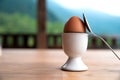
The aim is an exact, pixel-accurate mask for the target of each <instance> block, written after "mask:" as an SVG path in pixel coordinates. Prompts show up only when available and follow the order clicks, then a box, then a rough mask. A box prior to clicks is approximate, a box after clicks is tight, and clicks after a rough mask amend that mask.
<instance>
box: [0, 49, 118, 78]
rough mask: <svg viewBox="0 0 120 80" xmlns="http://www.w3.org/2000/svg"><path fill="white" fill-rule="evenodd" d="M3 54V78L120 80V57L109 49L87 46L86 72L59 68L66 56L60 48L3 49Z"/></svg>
mask: <svg viewBox="0 0 120 80" xmlns="http://www.w3.org/2000/svg"><path fill="white" fill-rule="evenodd" d="M116 52H117V53H120V50H116ZM2 54H3V55H2V56H1V57H0V80H120V61H119V60H118V59H117V58H116V57H115V56H114V55H113V53H112V52H111V51H109V50H88V51H87V52H86V54H85V55H84V56H83V61H84V62H85V63H86V65H87V66H88V67H89V70H88V71H84V72H68V71H62V70H60V67H61V66H62V65H63V64H64V63H65V61H66V60H67V56H66V55H65V54H64V52H63V50H61V49H59V50H55V49H51V50H43V49H42V50H37V49H28V50H26V49H18V50H17V49H11V50H8V49H4V50H3V51H2ZM119 56H120V55H119Z"/></svg>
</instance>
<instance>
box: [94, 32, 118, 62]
mask: <svg viewBox="0 0 120 80" xmlns="http://www.w3.org/2000/svg"><path fill="white" fill-rule="evenodd" d="M92 34H93V35H94V36H95V37H98V38H99V39H101V40H102V41H103V42H104V43H105V44H106V45H107V47H108V48H109V49H110V50H111V51H112V52H113V53H114V55H115V56H116V57H117V58H118V59H119V60H120V57H119V56H118V55H117V54H116V53H115V51H114V50H113V49H112V48H111V47H110V45H109V44H108V43H107V42H106V41H105V40H104V39H103V38H102V37H101V36H98V35H96V34H94V33H92Z"/></svg>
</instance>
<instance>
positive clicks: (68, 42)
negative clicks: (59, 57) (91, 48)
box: [61, 33, 88, 71]
mask: <svg viewBox="0 0 120 80" xmlns="http://www.w3.org/2000/svg"><path fill="white" fill-rule="evenodd" d="M87 45H88V34H87V33H63V34H62V47H63V49H64V52H65V53H66V55H67V56H68V60H67V61H66V63H65V64H64V65H63V66H62V67H61V69H62V70H67V71H85V70H88V67H87V66H86V65H85V64H84V62H83V61H82V59H81V57H82V55H83V54H84V53H85V52H86V50H87Z"/></svg>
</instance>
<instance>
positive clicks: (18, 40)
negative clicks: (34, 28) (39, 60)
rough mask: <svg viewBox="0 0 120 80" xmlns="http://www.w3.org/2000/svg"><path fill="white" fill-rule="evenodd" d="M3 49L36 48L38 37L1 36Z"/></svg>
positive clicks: (24, 35)
mask: <svg viewBox="0 0 120 80" xmlns="http://www.w3.org/2000/svg"><path fill="white" fill-rule="evenodd" d="M0 41H1V45H2V47H3V48H36V42H37V40H36V35H34V34H0Z"/></svg>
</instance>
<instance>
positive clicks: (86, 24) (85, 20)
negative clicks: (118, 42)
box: [83, 13, 120, 60]
mask: <svg viewBox="0 0 120 80" xmlns="http://www.w3.org/2000/svg"><path fill="white" fill-rule="evenodd" d="M83 20H84V23H85V26H86V28H87V29H88V31H89V32H90V33H91V34H92V35H93V36H95V37H98V38H99V39H101V40H102V41H103V42H104V43H105V44H106V45H107V47H108V48H109V49H110V50H111V51H112V52H113V53H114V55H115V56H116V57H117V58H118V59H119V60H120V57H119V56H118V55H117V54H116V53H115V51H114V50H113V49H112V48H111V47H110V45H109V44H108V43H107V42H106V41H105V40H104V39H103V38H102V37H101V36H98V35H96V34H95V33H94V32H93V31H92V29H91V28H90V26H89V24H88V21H87V19H86V16H85V15H84V13H83Z"/></svg>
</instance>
